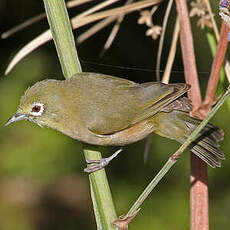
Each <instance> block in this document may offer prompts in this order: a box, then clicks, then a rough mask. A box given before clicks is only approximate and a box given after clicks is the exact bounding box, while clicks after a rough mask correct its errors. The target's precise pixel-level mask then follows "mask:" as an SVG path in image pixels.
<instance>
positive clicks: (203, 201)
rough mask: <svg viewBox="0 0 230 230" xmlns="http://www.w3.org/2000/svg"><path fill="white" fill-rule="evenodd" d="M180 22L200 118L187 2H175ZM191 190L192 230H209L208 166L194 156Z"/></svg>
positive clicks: (195, 112) (192, 95) (187, 71)
mask: <svg viewBox="0 0 230 230" xmlns="http://www.w3.org/2000/svg"><path fill="white" fill-rule="evenodd" d="M175 1H176V7H177V13H178V17H179V22H180V28H181V31H180V42H181V50H182V57H183V63H184V71H185V79H186V82H187V83H188V84H190V85H191V86H192V88H191V90H190V92H189V94H188V96H189V98H190V99H191V100H192V103H193V111H192V113H191V115H193V116H199V115H200V114H199V111H198V110H199V108H200V106H201V103H202V102H201V93H200V87H199V80H198V74H197V70H196V61H195V60H196V59H195V54H194V47H193V37H192V32H191V26H190V21H189V15H188V9H187V5H186V0H175ZM191 161H192V162H191V169H192V170H191V181H192V183H191V190H190V211H191V214H190V218H191V230H200V229H202V230H208V229H209V212H208V211H209V210H208V186H207V166H206V164H205V163H204V162H202V160H200V159H199V158H197V157H196V156H194V155H193V154H192V158H191Z"/></svg>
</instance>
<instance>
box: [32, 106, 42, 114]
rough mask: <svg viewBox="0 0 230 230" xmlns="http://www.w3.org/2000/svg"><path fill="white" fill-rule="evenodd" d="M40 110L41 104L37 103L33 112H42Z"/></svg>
mask: <svg viewBox="0 0 230 230" xmlns="http://www.w3.org/2000/svg"><path fill="white" fill-rule="evenodd" d="M40 110H41V106H39V105H35V106H34V107H33V108H32V112H35V113H38V112H40Z"/></svg>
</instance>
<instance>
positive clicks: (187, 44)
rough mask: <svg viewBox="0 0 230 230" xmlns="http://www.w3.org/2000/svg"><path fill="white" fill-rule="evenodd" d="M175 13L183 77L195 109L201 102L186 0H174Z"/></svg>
mask: <svg viewBox="0 0 230 230" xmlns="http://www.w3.org/2000/svg"><path fill="white" fill-rule="evenodd" d="M176 7H177V13H178V18H179V23H180V42H181V50H182V56H183V64H184V72H185V79H186V82H187V83H188V84H190V85H191V86H192V87H191V90H190V91H189V93H188V96H189V98H190V99H191V101H192V103H193V110H194V111H195V110H197V109H198V108H199V106H200V104H201V94H200V86H199V80H198V75H197V70H196V59H195V54H194V47H193V37H192V31H191V26H190V21H189V15H188V9H187V5H186V0H176Z"/></svg>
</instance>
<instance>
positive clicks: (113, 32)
mask: <svg viewBox="0 0 230 230" xmlns="http://www.w3.org/2000/svg"><path fill="white" fill-rule="evenodd" d="M132 2H133V0H128V1H126V3H125V5H129V4H131V3H132ZM124 17H125V13H123V14H121V15H119V16H118V18H117V22H116V24H115V25H114V26H113V29H112V30H111V32H110V35H109V37H108V38H107V41H106V42H105V45H104V47H103V49H102V51H101V53H100V55H99V56H100V57H102V56H103V55H104V54H105V52H106V51H107V50H108V49H109V47H110V46H111V45H112V43H113V41H114V39H115V37H116V35H117V33H118V31H119V29H120V25H121V23H122V21H123V19H124Z"/></svg>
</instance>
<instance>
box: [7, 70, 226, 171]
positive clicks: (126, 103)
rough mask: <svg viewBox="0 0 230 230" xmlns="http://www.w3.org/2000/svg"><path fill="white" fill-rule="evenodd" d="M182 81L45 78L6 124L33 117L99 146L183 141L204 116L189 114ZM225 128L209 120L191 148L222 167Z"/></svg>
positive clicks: (86, 75)
mask: <svg viewBox="0 0 230 230" xmlns="http://www.w3.org/2000/svg"><path fill="white" fill-rule="evenodd" d="M189 88H190V87H189V86H188V85H187V84H183V83H177V84H163V83H159V82H148V83H143V84H138V83H134V82H132V81H128V80H125V79H121V78H117V77H112V76H107V75H103V74H96V73H79V74H76V75H75V76H73V77H71V78H69V79H67V80H63V81H60V80H44V81H41V82H38V83H36V84H35V85H33V86H32V87H31V88H29V89H27V90H26V92H25V94H24V95H23V96H22V98H21V101H20V105H19V108H18V110H17V112H16V114H15V115H14V116H13V117H12V118H11V119H10V120H9V121H8V122H7V124H6V125H8V124H10V123H12V122H15V121H19V120H29V121H32V122H34V123H36V124H38V125H39V126H47V127H50V128H53V129H56V130H58V131H60V132H62V133H64V134H66V135H67V136H70V137H72V138H74V139H77V140H79V141H82V142H85V143H89V144H94V145H111V146H123V145H127V144H130V143H133V142H136V141H138V140H141V139H143V138H145V137H146V136H148V135H149V134H151V133H152V132H155V133H157V134H158V135H160V136H163V137H167V138H170V139H173V140H176V141H178V142H179V143H183V142H184V141H185V140H186V138H187V137H188V136H189V135H190V134H191V133H192V131H193V130H194V129H195V128H196V127H197V126H198V125H199V124H200V122H201V121H200V120H198V119H195V118H192V117H190V116H189V111H190V110H191V104H190V102H189V100H188V98H186V97H182V95H183V94H184V93H185V92H187V91H188V90H189ZM222 138H223V131H222V130H221V129H219V128H217V127H215V126H213V125H211V124H208V125H207V126H206V127H205V128H204V129H203V130H202V131H201V133H200V135H199V136H198V138H197V140H196V141H194V143H193V144H192V145H191V146H190V150H191V151H192V152H193V153H194V154H196V155H197V156H199V157H200V158H201V159H202V160H204V161H205V162H206V163H207V164H209V165H210V166H211V167H220V166H221V160H223V159H225V158H224V154H223V153H222V152H220V150H219V149H218V146H219V145H218V142H219V141H220V140H221V139H222Z"/></svg>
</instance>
